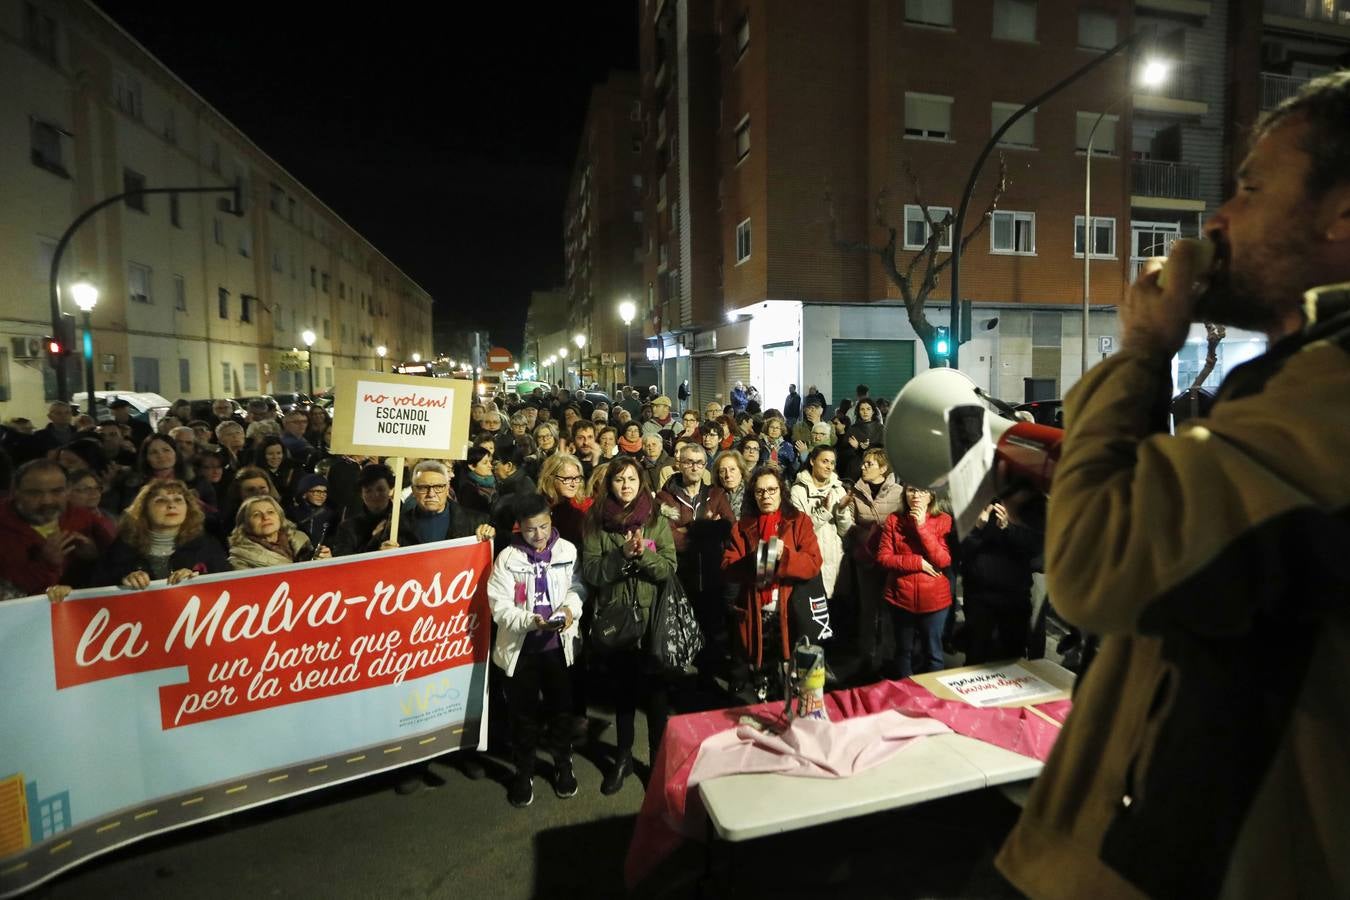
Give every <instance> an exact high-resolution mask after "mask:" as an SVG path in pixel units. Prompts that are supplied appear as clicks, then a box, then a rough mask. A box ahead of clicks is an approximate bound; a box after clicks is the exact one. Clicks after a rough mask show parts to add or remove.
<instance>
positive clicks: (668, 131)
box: [639, 0, 1276, 406]
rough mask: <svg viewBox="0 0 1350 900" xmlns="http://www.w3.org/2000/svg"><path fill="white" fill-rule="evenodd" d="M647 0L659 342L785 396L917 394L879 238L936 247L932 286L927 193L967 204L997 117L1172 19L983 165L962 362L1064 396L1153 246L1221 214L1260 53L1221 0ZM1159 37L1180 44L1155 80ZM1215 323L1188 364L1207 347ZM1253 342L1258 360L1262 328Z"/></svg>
mask: <svg viewBox="0 0 1350 900" xmlns="http://www.w3.org/2000/svg"><path fill="white" fill-rule="evenodd" d="M639 2H640V4H641V6H640V10H641V15H640V31H641V35H640V41H641V49H642V52H641V65H640V69H641V86H642V87H641V89H642V96H643V105H642V116H643V125H644V134H645V135H646V144H647V151H646V153H645V154H644V161H645V163H646V165H647V173H646V174H647V181H648V182H649V183H654V184H655V185H657V186H658V189H657V190H656V191H655V198H656V201H655V207H656V210H655V214H652V210H653V204H652V203H651V202H649V203H648V206H647V210H648V214H647V215H646V216H645V221H644V225H645V226H646V229H647V236H646V246H647V248H648V252H647V259H646V262H645V265H644V276H645V278H646V280H647V288H648V291H649V292H650V293H651V298H652V299H651V306H652V308H654V309H655V310H657V311H658V313H659V314H660V315H659V319H660V321H659V324H658V321H657V316H652V317H651V319H650V326H649V328H648V335H649V338H650V340H649V347H648V354H649V355H650V356H652V357H653V358H656V359H664V360H672V359H673V360H674V361H675V363H674V365H669V364H667V366H666V367H665V368H664V369H663V374H664V375H665V383H664V384H663V387H664V388H666V390H667V391H668V392H669V391H670V390H672V389H673V388H674V384H675V383H678V382H679V381H682V380H684V379H685V378H688V379H689V380H690V381H691V383H692V390H693V397H694V399H695V400H697V401H698V402H699V403H700V404H702V403H704V402H706V401H708V400H710V399H713V398H714V397H719V398H722V399H723V400H725V398H726V397H727V396H728V391H729V386H730V385H731V384H732V383H733V382H734V381H736V380H743V381H747V382H751V383H754V384H756V385H757V386H758V387H759V388H760V390H761V392H762V393H763V395H764V396H765V398H766V401H767V404H766V405H769V406H778V405H781V403H782V400H783V398H784V397H785V395H786V392H787V387H788V385H789V384H791V383H796V384H798V386H799V387H800V388H803V389H804V388H805V387H807V384H806V383H804V382H813V383H815V384H816V385H817V386H818V387H819V388H820V389H821V390H822V391H823V392H824V393H825V394H826V395H827V396H829V397H830V398H831V399H837V398H841V397H845V396H852V394H853V388H854V386H855V385H856V384H858V383H866V384H868V385H869V387H871V389H872V393H873V395H874V396H885V395H893V393H894V392H895V391H896V390H898V389H899V387H900V386H901V385H902V384H903V383H904V382H905V381H907V380H908V379H909V378H910V377H912V376H913V375H914V374H915V373H917V372H919V371H922V370H923V369H924V368H926V367H927V366H928V364H929V359H928V353H927V351H926V348H925V347H924V346H923V344H922V342H921V341H920V339H919V336H918V334H917V333H916V332H915V330H914V329H913V328H912V327H911V325H910V322H909V320H908V317H907V315H906V313H905V309H904V305H903V302H902V292H901V291H900V289H899V288H898V287H897V285H896V284H895V281H894V278H893V277H892V274H891V273H890V272H888V269H889V268H890V267H889V266H887V265H885V264H883V260H882V258H881V257H880V256H879V255H878V254H875V253H871V254H869V253H866V252H859V250H858V247H859V246H860V245H866V246H871V247H873V248H876V247H884V246H885V245H887V242H888V240H889V239H891V235H892V234H893V235H894V253H893V256H892V259H893V260H894V264H895V266H894V267H895V270H896V271H897V272H899V273H902V274H904V273H909V272H911V269H910V267H911V265H914V266H916V268H915V269H914V270H913V284H914V288H915V290H919V289H920V287H921V285H922V283H923V277H922V275H923V271H924V259H923V254H922V248H923V246H924V244H925V242H926V241H927V239H928V237H929V236H930V235H931V234H932V228H931V227H930V226H929V224H928V222H926V221H925V219H924V216H923V208H924V207H926V208H927V209H928V211H929V213H930V216H931V217H932V218H933V219H934V220H935V221H940V220H941V217H943V216H945V215H946V214H947V213H948V212H949V211H954V210H955V209H956V208H957V207H958V206H959V204H960V201H961V197H962V193H963V191H964V188H965V184H966V181H967V179H968V177H969V174H970V171H971V167H972V166H973V164H974V162H975V160H976V158H977V156H978V154H979V152H980V150H981V149H982V148H983V146H984V145H985V143H986V142H987V141H988V140H989V139H990V137H991V135H992V134H993V133H994V132H995V130H997V129H998V128H999V127H1000V126H1001V125H1002V124H1003V123H1004V122H1005V121H1006V120H1007V119H1008V118H1009V117H1010V116H1011V115H1012V114H1013V112H1014V111H1016V110H1017V109H1018V108H1019V107H1020V106H1021V105H1022V104H1023V103H1024V102H1026V101H1027V100H1028V99H1030V98H1032V97H1035V96H1037V95H1038V94H1040V93H1042V92H1043V91H1045V90H1046V89H1047V88H1048V87H1049V86H1051V85H1053V84H1055V83H1056V82H1058V81H1060V80H1061V79H1063V78H1064V77H1065V76H1066V75H1068V74H1069V73H1071V72H1073V71H1074V70H1076V69H1078V68H1079V67H1081V66H1084V65H1085V64H1087V63H1089V62H1091V61H1092V60H1093V59H1094V57H1099V56H1101V55H1102V54H1103V53H1105V52H1106V51H1107V50H1109V49H1111V48H1112V47H1114V46H1115V45H1116V44H1118V43H1119V42H1120V41H1121V40H1123V39H1124V38H1125V37H1126V36H1128V35H1130V34H1132V33H1133V32H1134V31H1135V30H1136V29H1139V28H1142V27H1144V26H1154V27H1156V29H1157V31H1156V32H1155V34H1156V36H1155V37H1154V38H1153V39H1151V40H1149V41H1147V42H1144V41H1141V42H1140V45H1139V47H1138V52H1137V53H1136V54H1135V55H1134V56H1133V57H1131V56H1130V55H1129V54H1127V53H1120V54H1118V55H1116V56H1113V57H1111V58H1109V59H1107V60H1105V61H1104V62H1103V63H1102V64H1101V65H1100V66H1098V67H1097V68H1095V69H1094V70H1093V71H1092V72H1090V73H1089V74H1087V75H1086V76H1084V77H1082V78H1081V79H1078V80H1077V81H1075V82H1073V83H1072V84H1070V85H1068V86H1067V87H1065V88H1064V89H1063V90H1061V91H1059V92H1057V93H1056V94H1054V95H1053V96H1052V97H1050V98H1049V99H1047V100H1046V101H1045V102H1044V103H1043V104H1042V105H1041V106H1040V107H1039V108H1037V109H1036V110H1034V111H1033V112H1031V113H1029V114H1028V115H1026V116H1024V117H1022V118H1021V119H1019V120H1018V121H1017V122H1015V123H1014V124H1013V125H1012V127H1011V128H1010V129H1009V130H1008V131H1007V132H1006V133H1005V134H1004V135H1003V137H1002V139H1001V141H1000V143H999V145H998V147H997V148H996V153H995V154H994V155H993V156H992V157H991V158H990V159H989V160H988V161H987V162H986V163H985V165H984V168H983V170H982V174H981V176H980V178H979V180H978V181H977V182H976V185H975V189H974V191H973V193H972V195H971V199H970V205H969V209H968V213H967V223H966V231H967V233H968V234H969V232H970V231H971V229H972V227H974V226H976V225H979V226H981V230H980V231H979V233H978V234H977V235H976V236H975V237H974V238H973V239H972V240H971V241H970V242H969V243H968V244H967V245H966V246H965V248H964V251H963V252H962V255H961V293H962V296H963V298H964V299H966V300H968V301H970V302H971V304H972V308H973V311H972V316H971V319H972V322H971V325H972V328H971V333H970V334H968V335H966V336H965V337H966V338H967V339H968V342H967V343H964V344H963V345H962V346H961V347H960V368H961V369H962V370H963V371H965V372H966V373H967V374H969V375H970V376H971V377H972V378H973V379H974V380H975V381H976V383H977V384H979V385H980V386H981V387H982V388H984V389H986V390H989V391H990V392H991V393H993V394H995V395H996V396H1000V397H1004V398H1006V399H1009V400H1013V401H1020V400H1022V399H1034V398H1044V397H1055V396H1060V395H1061V394H1062V393H1063V392H1064V391H1066V390H1067V389H1068V388H1069V387H1071V386H1072V384H1073V383H1074V382H1075V381H1076V380H1077V378H1078V377H1079V376H1080V375H1081V372H1082V368H1083V362H1082V360H1083V357H1084V348H1085V347H1086V351H1087V352H1086V358H1087V364H1088V365H1091V364H1092V363H1093V362H1095V361H1097V360H1099V359H1100V358H1101V357H1102V356H1103V355H1104V354H1106V353H1109V352H1111V351H1112V349H1113V347H1114V343H1115V341H1114V339H1115V330H1116V324H1115V312H1114V310H1115V307H1116V305H1117V304H1118V303H1119V301H1120V299H1121V298H1122V296H1123V293H1124V291H1125V290H1126V289H1127V287H1128V284H1129V282H1130V281H1131V279H1132V278H1133V277H1134V275H1135V273H1136V272H1137V270H1138V267H1139V265H1140V264H1141V263H1142V260H1143V259H1145V258H1147V257H1149V256H1154V255H1163V254H1164V253H1165V252H1166V250H1167V248H1168V247H1169V246H1170V244H1171V241H1172V240H1175V239H1176V238H1177V237H1178V236H1194V235H1195V234H1197V233H1198V231H1199V229H1200V226H1201V223H1202V222H1203V221H1204V218H1205V217H1206V216H1207V215H1208V214H1209V213H1211V212H1212V211H1213V210H1214V209H1215V208H1217V206H1218V205H1219V203H1221V202H1222V199H1223V197H1224V193H1225V189H1226V180H1225V155H1224V154H1225V152H1226V150H1227V148H1229V147H1231V145H1232V141H1231V134H1230V129H1229V126H1228V124H1227V123H1228V122H1230V121H1231V118H1230V116H1229V115H1228V114H1227V113H1226V109H1227V106H1226V101H1227V97H1226V92H1227V86H1228V85H1229V83H1230V82H1232V81H1233V80H1234V78H1235V76H1234V74H1233V72H1234V70H1235V67H1240V66H1243V65H1244V63H1243V61H1242V60H1240V59H1230V56H1231V54H1230V52H1229V51H1230V47H1231V44H1232V41H1231V39H1230V37H1229V35H1230V34H1231V32H1232V31H1233V29H1234V26H1233V25H1232V23H1231V22H1230V21H1229V19H1228V16H1229V8H1228V6H1227V5H1225V4H1223V3H1217V2H1216V3H1213V4H1211V3H1207V2H1199V0H1197V2H1192V0H1136V2H1130V0H1101V2H1094V3H1090V4H1089V3H1081V2H1076V0H992V2H988V3H960V2H956V0H849V2H844V3H837V4H828V5H826V4H818V3H812V2H809V0H774V2H767V0H722V2H719V3H716V4H700V3H691V2H689V0H639ZM1244 2H1249V3H1250V2H1255V3H1256V4H1257V5H1258V6H1259V5H1260V0H1244ZM1267 2H1271V3H1273V2H1276V0H1267ZM1237 5H1241V4H1237ZM700 16H706V17H708V18H706V19H703V18H700ZM1150 58H1162V59H1167V60H1169V61H1170V62H1171V65H1170V66H1169V68H1168V75H1167V79H1166V80H1165V81H1164V82H1163V84H1162V86H1161V87H1154V88H1150V89H1145V88H1142V87H1140V86H1138V85H1139V84H1140V82H1139V74H1140V71H1141V69H1142V68H1143V66H1144V64H1145V62H1146V61H1147V60H1148V59H1150ZM672 69H673V72H672ZM1244 71H1245V70H1244ZM1253 71H1254V70H1253ZM710 73H711V74H710ZM672 122H674V123H675V125H672V124H671V123H672ZM686 132H687V133H686ZM663 135H665V137H663ZM667 145H670V146H673V148H674V149H672V150H671V151H669V152H663V149H662V148H663V147H664V146H667ZM707 146H711V148H712V152H711V154H710V155H709V156H700V153H702V152H703V148H704V147H707ZM1089 148H1090V150H1091V154H1090V158H1089ZM1000 160H1001V161H1002V166H1003V167H1004V168H1003V171H1004V172H1006V175H1007V182H1006V186H1005V187H1004V189H1003V190H1002V191H1001V192H1000V193H998V195H997V204H996V207H994V208H993V209H992V210H990V204H991V201H992V200H993V198H994V196H995V192H996V187H995V186H996V183H997V181H998V175H999V173H1000ZM1089 169H1090V175H1089ZM663 177H664V179H665V182H664V183H665V191H664V192H663V191H661V190H660V189H659V187H660V185H661V184H662V179H663ZM1089 178H1090V185H1091V192H1090V201H1089V199H1088V197H1087V196H1086V194H1087V191H1086V188H1087V187H1088V183H1089ZM1085 207H1086V208H1085ZM666 211H668V213H667V212H666ZM704 211H706V215H703V214H702V213H703V212H704ZM986 212H988V215H987V216H986V215H985V214H986ZM1085 226H1086V227H1085ZM892 230H893V231H892ZM667 235H669V238H668V239H667ZM844 245H853V246H852V247H845V246H844ZM939 246H940V249H939V252H938V253H937V254H936V257H935V263H936V264H937V265H939V266H941V267H942V268H941V270H940V271H939V272H938V274H937V277H936V279H935V280H934V281H933V282H932V284H931V285H930V286H929V287H928V288H927V289H926V297H925V307H926V313H927V318H928V320H929V322H931V323H932V324H935V325H946V324H948V323H949V322H950V302H951V301H950V297H951V295H950V265H949V261H950V258H951V248H952V236H951V235H947V236H946V237H945V239H943V240H941V242H940V245H939ZM663 248H665V249H663ZM1085 253H1086V255H1087V259H1086V260H1085V259H1084V255H1085ZM916 260H917V262H916ZM704 261H707V263H708V268H707V271H709V272H710V273H711V274H710V275H708V276H707V277H703V276H702V275H701V272H703V271H704V269H702V268H701V264H702V263H703V262H704ZM663 288H664V291H663ZM674 297H678V298H679V299H680V303H679V304H677V305H676V306H671V305H669V304H668V303H667V298H674ZM1085 300H1086V303H1087V305H1088V307H1089V309H1090V315H1089V316H1088V319H1087V322H1086V323H1085V322H1084V318H1083V308H1084V304H1085ZM1196 338H1197V339H1196V340H1195V341H1193V342H1192V343H1191V344H1190V345H1188V348H1187V351H1186V352H1183V354H1182V356H1181V358H1180V360H1179V366H1180V367H1181V368H1180V369H1179V371H1178V375H1179V379H1184V378H1185V377H1186V366H1187V365H1188V360H1203V333H1202V332H1197V335H1196ZM1085 339H1086V343H1085ZM1230 342H1231V346H1233V349H1234V358H1235V359H1236V358H1237V357H1239V356H1240V357H1242V358H1245V357H1246V356H1248V355H1251V353H1253V352H1259V350H1260V348H1261V346H1263V344H1260V343H1259V339H1257V338H1256V337H1255V336H1251V335H1235V334H1232V333H1230ZM1243 342H1256V343H1251V344H1250V346H1244V347H1241V348H1239V347H1238V346H1237V345H1238V344H1241V343H1243ZM1230 365H1231V363H1230ZM1198 367H1199V365H1198V363H1197V364H1196V365H1195V366H1194V367H1193V369H1192V371H1193V370H1194V369H1198ZM1222 368H1223V367H1222V366H1221V369H1220V371H1219V372H1218V373H1216V376H1215V377H1216V378H1217V377H1221V376H1222Z"/></svg>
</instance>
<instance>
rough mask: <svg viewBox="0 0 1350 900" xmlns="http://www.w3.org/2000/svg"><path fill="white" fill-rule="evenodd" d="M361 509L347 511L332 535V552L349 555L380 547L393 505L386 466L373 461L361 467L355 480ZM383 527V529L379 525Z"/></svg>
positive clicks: (391, 489)
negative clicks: (334, 534) (354, 511)
mask: <svg viewBox="0 0 1350 900" xmlns="http://www.w3.org/2000/svg"><path fill="white" fill-rule="evenodd" d="M356 484H357V488H358V490H359V493H360V498H361V499H360V501H359V502H360V504H361V509H360V511H359V512H356V513H354V514H353V513H350V512H349V513H348V515H347V517H346V518H345V519H343V521H342V524H341V525H340V526H338V530H337V535H336V536H335V537H334V538H333V545H332V549H333V555H334V556H350V555H351V554H353V553H369V552H371V551H373V550H378V549H380V541H381V537H382V533H388V527H389V526H388V525H387V524H385V523H386V522H387V520H388V519H389V511H390V509H392V508H393V502H392V499H391V498H392V497H393V496H394V473H393V471H392V470H391V469H390V468H389V467H388V466H385V465H380V464H372V465H368V466H365V467H363V468H362V469H361V472H360V474H359V475H358V476H357V479H356ZM382 527H383V532H382V531H381V528H382Z"/></svg>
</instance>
